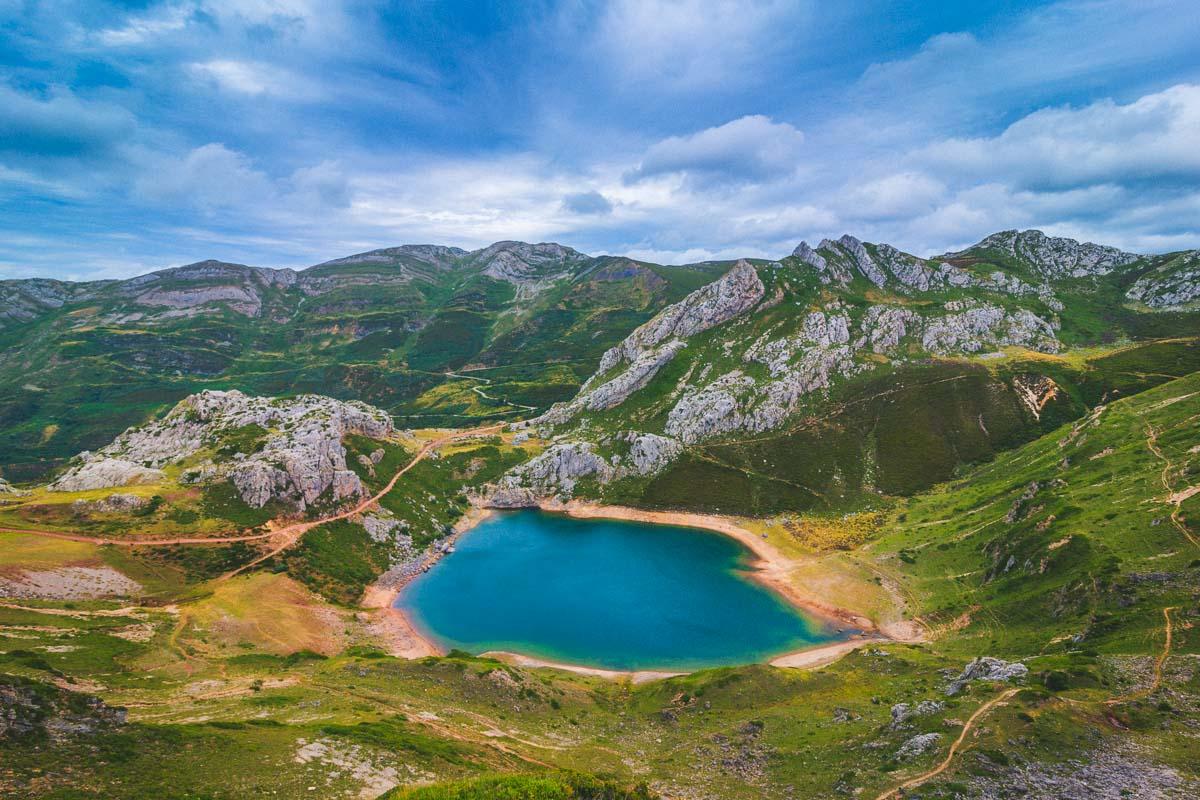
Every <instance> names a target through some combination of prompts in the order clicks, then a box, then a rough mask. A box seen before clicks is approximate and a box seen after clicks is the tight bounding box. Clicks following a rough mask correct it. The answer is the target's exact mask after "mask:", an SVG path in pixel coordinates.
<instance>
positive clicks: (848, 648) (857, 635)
mask: <svg viewBox="0 0 1200 800" xmlns="http://www.w3.org/2000/svg"><path fill="white" fill-rule="evenodd" d="M536 508H537V509H539V510H541V511H545V512H549V513H556V514H565V515H567V516H569V517H574V518H576V519H613V520H621V521H625V522H643V523H649V524H657V525H675V526H677V527H685V528H695V529H698V530H706V531H712V532H714V533H720V534H723V535H725V536H728V537H730V538H732V539H735V540H737V541H738V542H740V543H741V544H742V545H743V546H744V547H745V548H746V549H748V550H749V551H750V552H751V554H752V555H753V557H754V558H753V561H752V562H751V564H750V578H751V579H753V580H755V581H758V582H759V583H760V584H762V585H763V586H765V587H767V588H768V589H770V590H772V591H774V592H775V593H776V594H778V595H779V596H780V597H782V598H783V599H784V600H786V601H787V602H788V603H789V604H790V605H792V606H793V607H794V608H797V609H799V610H801V611H804V612H806V613H808V614H810V615H812V616H815V617H818V618H820V619H821V620H822V621H823V622H824V623H825V624H826V625H827V626H829V627H832V628H835V629H838V630H839V631H840V630H841V628H843V627H850V628H853V629H855V632H853V633H851V634H850V636H849V637H847V638H843V639H838V640H835V641H831V642H826V643H824V644H817V645H814V646H812V647H804V648H801V649H799V650H792V651H789V652H786V653H781V654H779V655H777V656H774V657H772V658H770V659H766V660H764V661H763V662H761V663H766V664H770V665H771V666H774V667H781V668H789V669H813V668H817V667H822V666H826V665H828V664H830V663H833V662H834V661H836V660H838V659H839V658H841V657H842V656H844V655H846V654H847V653H849V652H852V651H853V650H857V649H858V648H860V647H863V646H865V645H868V644H873V643H881V644H882V643H887V642H912V641H919V640H920V637H919V636H918V635H915V633H914V628H913V627H912V626H909V625H907V624H904V623H899V624H892V625H887V624H885V625H876V624H875V623H874V622H873V621H872V620H870V619H868V618H867V617H865V616H863V615H861V614H858V613H856V612H853V611H850V610H847V609H844V608H838V607H836V606H831V605H829V604H826V603H822V602H820V601H819V600H816V599H814V598H813V597H810V596H808V595H807V594H805V593H804V592H803V591H802V590H801V589H799V588H798V587H796V586H795V585H793V584H792V583H791V581H790V580H789V579H788V578H789V572H790V570H791V569H792V568H793V567H794V566H795V561H794V560H793V559H791V558H789V557H788V556H785V555H784V554H783V553H781V552H780V551H779V550H778V548H776V547H775V546H774V545H773V544H772V543H771V542H770V541H769V540H767V539H762V538H760V537H758V536H756V535H755V534H754V533H752V532H751V531H748V530H746V529H745V528H743V527H741V526H740V525H739V524H738V523H737V521H736V520H735V519H734V518H731V517H723V516H718V515H714V514H701V513H694V512H677V511H649V510H645V509H640V508H630V507H628V506H606V505H601V504H598V503H587V502H582V501H577V500H572V501H568V502H566V503H563V502H559V501H554V500H543V501H542V502H540V503H539V504H538V505H537V506H536ZM498 510H508V509H493V508H486V507H483V506H471V508H470V509H469V510H468V511H467V513H466V514H464V515H463V517H461V518H460V519H459V520H458V522H457V523H455V526H454V532H453V533H452V534H451V537H450V539H449V540H448V543H453V542H454V541H455V540H456V539H457V538H458V537H459V536H461V535H462V534H464V533H466V532H467V531H469V530H471V529H472V528H474V527H475V526H476V525H478V524H479V523H481V522H483V521H484V520H485V519H488V518H489V517H491V516H492V515H493V514H494V513H495V512H496V511H498ZM512 510H519V509H512ZM444 554H445V553H444V551H442V550H440V549H439V550H437V551H436V552H434V553H432V554H429V556H428V557H427V559H426V561H425V562H424V563H423V565H422V566H423V568H424V569H422V571H421V572H418V573H415V574H412V575H408V576H405V577H404V578H402V579H400V580H398V581H396V582H394V583H391V584H389V585H387V586H382V585H380V584H379V583H375V584H372V585H371V586H369V587H367V590H366V592H365V593H364V594H363V598H362V600H361V602H360V606H362V607H363V608H364V609H371V610H374V611H376V612H378V614H379V617H380V619H379V622H380V623H381V627H383V629H384V630H383V638H384V639H385V640H387V641H388V643H389V645H390V646H391V649H390V652H391V654H392V655H394V656H398V657H400V658H406V659H415V658H424V657H426V656H441V655H445V651H444V650H443V649H442V648H440V647H438V646H437V645H436V644H434V643H433V642H432V641H430V640H429V639H428V638H427V637H426V636H424V635H423V634H421V633H420V632H419V631H418V630H417V628H416V626H415V625H414V624H413V622H412V620H411V619H410V618H409V616H408V614H406V613H405V612H404V611H403V610H401V609H399V608H395V607H394V604H395V602H396V600H397V598H398V597H399V594H400V591H401V590H402V589H403V588H404V587H405V586H407V585H408V583H409V582H410V581H412V580H415V579H416V578H417V577H419V576H420V575H421V574H423V573H424V571H426V570H428V569H430V568H432V567H433V565H435V564H436V563H437V562H438V561H439V560H440V559H441V557H442V556H443V555H444ZM480 655H481V656H482V657H487V658H495V659H497V660H499V661H503V662H504V663H506V664H511V665H513V666H521V667H545V668H552V669H561V670H565V671H567V672H573V673H576V674H579V675H587V676H592V677H599V678H604V679H606V680H631V681H632V682H633V683H643V682H647V681H653V680H662V679H665V678H672V677H677V676H680V675H687V674H690V672H692V671H694V670H690V671H677V672H675V671H667V670H617V669H605V668H602V667H589V666H586V665H583V664H572V663H569V662H563V661H554V660H550V659H543V658H538V657H536V656H530V655H526V654H523V653H514V652H510V651H505V650H489V651H487V652H484V653H481V654H480Z"/></svg>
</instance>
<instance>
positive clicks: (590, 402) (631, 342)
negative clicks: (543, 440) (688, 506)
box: [533, 261, 765, 424]
mask: <svg viewBox="0 0 1200 800" xmlns="http://www.w3.org/2000/svg"><path fill="white" fill-rule="evenodd" d="M764 293H765V289H764V287H763V283H762V280H761V279H760V278H759V277H758V272H757V271H756V270H755V269H754V267H753V266H752V265H751V264H750V263H749V262H748V261H739V262H737V264H736V265H735V266H734V267H733V269H731V270H729V272H727V273H725V275H723V276H722V277H721V278H719V279H718V280H716V281H713V282H712V283H710V284H708V285H707V286H703V287H701V288H700V289H697V290H696V291H694V292H692V293H691V294H689V295H688V296H687V297H685V298H684V299H683V300H680V301H679V302H678V303H675V304H673V305H670V306H667V307H666V308H664V309H663V310H662V311H660V312H659V313H658V314H656V315H655V316H654V318H653V319H651V320H650V321H649V322H647V323H645V324H644V325H642V326H641V327H639V328H638V329H637V330H635V331H634V332H633V333H631V334H629V336H627V337H626V338H625V340H624V341H622V342H621V343H620V344H618V345H617V346H616V347H613V348H611V349H609V350H608V351H607V352H605V353H604V355H603V357H601V359H600V366H599V367H598V368H597V369H596V372H595V374H594V375H592V377H591V378H589V379H588V381H587V382H586V383H585V384H584V385H583V387H582V388H581V389H580V392H579V394H578V395H577V396H576V397H575V399H573V400H572V401H571V402H570V403H567V404H565V405H561V406H555V407H554V408H553V409H551V410H550V411H549V412H547V413H546V414H545V415H544V416H543V417H542V418H541V419H539V420H534V422H533V424H540V423H548V424H560V423H562V422H565V421H567V420H569V419H571V418H572V417H574V416H575V415H576V414H578V413H579V412H580V411H582V410H584V409H588V410H591V411H599V410H603V409H607V408H613V407H615V406H618V405H620V404H621V403H623V402H624V401H625V400H626V399H627V398H628V397H629V396H630V395H631V394H633V393H634V392H636V391H637V390H639V389H641V388H642V387H643V386H645V385H646V384H647V383H649V382H650V380H651V379H652V378H653V377H654V376H655V375H656V374H657V373H658V371H659V370H660V369H662V367H663V365H665V364H666V363H667V362H669V361H670V360H671V359H672V358H674V357H675V355H676V354H677V353H678V352H679V351H680V350H682V349H683V348H684V347H685V346H686V344H687V340H688V338H689V337H691V336H694V335H696V334H698V333H702V332H703V331H706V330H709V329H710V328H714V327H716V326H718V325H721V324H722V323H725V322H728V321H729V320H731V319H733V318H734V317H737V316H739V315H741V314H744V313H745V312H747V311H749V310H750V309H751V308H753V307H754V306H756V305H758V304H759V303H760V302H761V301H762V299H763V294H764Z"/></svg>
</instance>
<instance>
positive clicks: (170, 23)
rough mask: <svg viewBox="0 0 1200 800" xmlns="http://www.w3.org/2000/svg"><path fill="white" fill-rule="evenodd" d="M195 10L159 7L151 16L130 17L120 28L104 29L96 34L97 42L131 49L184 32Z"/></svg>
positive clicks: (171, 5)
mask: <svg viewBox="0 0 1200 800" xmlns="http://www.w3.org/2000/svg"><path fill="white" fill-rule="evenodd" d="M194 11H195V9H194V8H193V7H192V6H191V5H190V4H184V3H178V4H169V5H163V6H159V7H158V8H156V9H154V11H152V12H151V13H149V14H146V15H143V16H134V17H128V18H126V19H125V20H124V24H123V25H121V26H120V27H114V28H104V29H102V30H100V31H97V32H96V33H95V39H96V41H97V42H98V43H99V44H101V45H103V46H105V47H130V46H133V45H140V44H143V43H145V42H148V41H151V40H154V39H157V38H159V37H161V36H164V35H166V34H169V33H174V32H175V31H178V30H182V29H183V28H184V27H186V26H187V24H188V19H189V18H190V17H191V15H192V13H193V12H194Z"/></svg>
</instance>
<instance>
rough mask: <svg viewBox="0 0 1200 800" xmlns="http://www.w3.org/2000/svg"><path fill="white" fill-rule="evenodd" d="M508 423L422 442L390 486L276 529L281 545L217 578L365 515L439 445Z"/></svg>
mask: <svg viewBox="0 0 1200 800" xmlns="http://www.w3.org/2000/svg"><path fill="white" fill-rule="evenodd" d="M504 425H505V423H502V422H501V423H497V424H495V425H487V426H484V427H481V428H470V429H468V430H465V431H457V432H455V433H452V434H450V435H449V436H443V437H442V438H440V439H434V440H433V441H431V442H426V443H425V444H424V445H422V447H421V449H420V450H418V451H417V454H416V455H415V456H413V458H412V460H411V461H409V462H408V463H407V464H405V465H404V466H403V467H401V468H400V469H399V470H398V471H397V472H396V474H395V475H393V476H392V479H391V480H390V481H388V482H387V485H386V486H384V487H383V488H382V489H380V490H379V491H378V492H376V493H375V494H373V495H371V496H370V497H368V498H367V499H366V500H363V501H362V502H361V503H359V504H358V505H356V506H354V507H353V508H350V509H348V510H346V511H341V512H339V513H337V514H333V515H331V516H328V517H323V518H321V519H315V520H306V521H304V522H293V523H292V524H290V525H286V526H284V527H282V528H278V529H276V530H275V531H273V532H272V533H271V534H270V535H271V536H274V537H276V538H279V539H281V540H282V541H281V543H280V544H279V545H278V546H276V547H274V548H272V549H271V550H270V551H269V552H267V553H266V554H264V555H261V556H259V557H258V558H256V559H254V560H253V561H250V562H248V563H246V564H243V565H242V566H240V567H238V568H237V569H234V570H230V571H229V572H226V573H225V574H224V575H222V576H221V577H219V578H217V581H224V580H228V579H229V578H232V577H233V576H235V575H238V574H240V573H242V572H245V571H246V570H248V569H250V568H251V567H255V566H257V565H259V564H261V563H262V562H264V561H266V560H268V559H270V558H273V557H275V556H277V555H279V554H280V553H282V552H283V551H284V550H287V549H288V548H289V547H292V546H293V545H295V544H296V542H298V541H300V537H302V536H303V535H304V534H305V533H307V532H308V531H310V530H312V529H313V528H315V527H317V526H318V525H325V524H326V523H329V522H339V521H341V520H344V519H349V518H350V517H353V516H355V515H356V514H361V513H362V512H364V511H366V510H367V509H368V508H370V507H371V506H373V505H375V504H376V503H377V502H379V500H380V499H381V498H383V497H384V495H386V494H387V493H388V492H390V491H391V490H392V489H393V488H394V487H395V486H396V483H397V482H398V481H399V480H400V479H401V478H402V477H404V473H406V472H408V471H409V470H410V469H412V468H413V467H415V466H416V465H417V464H419V463H420V462H421V461H423V460H424V459H425V457H426V456H428V455H429V453H430V452H431V451H433V450H436V449H437V448H439V447H441V446H442V445H445V444H448V443H450V442H453V441H457V440H459V439H466V438H469V437H472V436H483V435H485V434H488V433H495V432H497V431H499V430H501V429H502V428H503V427H504Z"/></svg>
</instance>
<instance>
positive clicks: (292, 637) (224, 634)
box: [182, 572, 345, 655]
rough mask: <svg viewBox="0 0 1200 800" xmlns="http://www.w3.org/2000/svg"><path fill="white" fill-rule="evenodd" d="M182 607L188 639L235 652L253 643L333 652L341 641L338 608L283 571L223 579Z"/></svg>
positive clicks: (280, 650)
mask: <svg viewBox="0 0 1200 800" xmlns="http://www.w3.org/2000/svg"><path fill="white" fill-rule="evenodd" d="M182 613H184V614H186V615H187V618H188V622H189V629H188V631H187V633H186V634H185V636H186V638H187V639H188V640H189V644H191V645H193V646H196V647H198V648H201V649H204V648H217V649H219V650H225V651H232V652H237V651H239V650H242V649H245V647H246V646H247V645H254V649H256V650H259V651H266V652H268V653H275V654H277V655H288V654H290V653H295V652H299V651H300V650H311V651H313V652H316V653H323V654H325V655H333V654H335V653H337V652H338V651H340V650H341V649H342V648H343V647H344V646H345V624H344V622H343V620H342V618H341V612H339V611H338V610H337V609H335V608H334V607H333V606H331V605H329V604H328V603H326V602H325V601H323V600H322V599H321V598H319V597H317V596H316V595H314V594H313V593H312V592H310V591H308V589H306V588H305V587H304V586H302V585H300V584H299V583H297V582H296V581H294V580H292V579H291V578H289V577H287V576H286V575H276V574H273V573H266V572H259V573H254V574H250V575H244V576H239V577H237V578H234V579H231V580H228V581H223V582H221V583H218V584H215V585H214V590H213V594H212V595H210V596H209V597H206V598H204V599H203V600H199V601H197V602H195V603H191V604H189V605H187V606H186V607H184V609H182ZM226 654H228V652H227V653H226Z"/></svg>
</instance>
